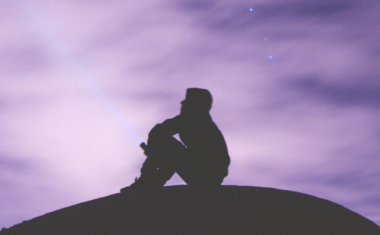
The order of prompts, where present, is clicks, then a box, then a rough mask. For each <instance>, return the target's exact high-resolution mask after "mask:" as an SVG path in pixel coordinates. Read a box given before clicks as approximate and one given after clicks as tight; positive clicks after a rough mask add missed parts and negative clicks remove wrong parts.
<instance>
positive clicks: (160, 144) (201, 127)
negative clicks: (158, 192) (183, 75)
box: [121, 88, 230, 191]
mask: <svg viewBox="0 0 380 235" xmlns="http://www.w3.org/2000/svg"><path fill="white" fill-rule="evenodd" d="M181 104H182V107H181V113H180V115H178V116H176V117H174V118H172V119H167V120H165V121H164V122H163V123H162V124H157V125H156V126H155V127H154V128H153V129H152V130H151V131H150V132H149V138H148V147H147V151H146V152H145V154H146V155H147V159H146V160H145V162H144V164H143V166H142V168H141V176H140V178H139V179H136V180H135V182H134V183H133V184H132V185H131V186H129V187H126V188H123V189H122V190H121V191H125V190H131V189H140V188H149V187H162V186H163V185H165V183H166V181H168V180H169V179H170V178H171V177H172V176H173V175H174V174H175V173H177V174H178V175H179V176H180V177H181V178H182V179H183V180H184V181H185V182H186V183H187V184H188V185H221V184H222V182H223V179H224V178H225V177H226V176H227V175H228V166H229V164H230V157H229V155H228V150H227V145H226V142H225V140H224V137H223V135H222V133H221V132H220V130H219V129H218V127H217V126H216V125H215V123H214V122H213V120H212V119H211V116H210V114H209V111H210V109H211V105H212V96H211V94H210V92H209V91H208V90H205V89H199V88H189V89H187V93H186V98H185V100H184V101H182V102H181ZM177 133H178V134H179V137H180V139H181V140H182V142H183V144H185V145H186V146H184V145H183V144H182V143H181V142H180V141H178V140H176V139H175V138H174V137H173V135H175V134H177Z"/></svg>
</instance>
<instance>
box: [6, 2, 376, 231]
mask: <svg viewBox="0 0 380 235" xmlns="http://www.w3.org/2000/svg"><path fill="white" fill-rule="evenodd" d="M379 12H380V2H379V1H377V0H368V1H367V0H239V1H223V0H219V1H206V0H157V1H125V0H123V1H121V0H81V1H74V0H64V1H63V0H49V1H43V0H17V1H14V0H2V1H0V211H1V213H0V229H1V228H2V227H10V226H12V225H14V224H17V223H20V222H22V221H23V220H29V219H32V218H34V217H36V216H39V215H42V214H44V213H48V212H51V211H54V210H57V209H60V208H63V207H67V206H71V205H73V204H77V203H80V202H84V201H88V200H92V199H96V198H99V197H104V196H107V195H110V194H114V193H117V192H118V191H119V189H120V188H122V187H125V186H127V185H129V184H131V183H132V182H133V180H134V178H135V177H136V176H139V169H140V166H141V164H142V162H143V161H144V158H145V157H144V155H143V153H142V151H141V149H140V147H139V146H138V144H137V143H138V142H139V138H140V139H143V140H146V137H147V134H148V132H149V130H150V128H152V127H153V126H154V125H155V124H156V123H160V122H162V121H163V120H165V119H167V118H171V117H174V116H175V115H177V114H178V113H179V109H180V101H181V100H183V99H184V97H185V91H186V88H188V87H201V88H207V89H209V90H210V91H211V93H212V94H213V97H214V105H213V109H212V110H211V115H212V117H213V119H214V121H215V122H216V124H217V125H218V126H219V128H220V129H221V131H222V132H223V134H224V136H225V138H226V141H227V145H228V148H229V152H230V156H231V160H232V162H231V165H230V169H229V170H230V173H229V176H228V177H227V178H226V179H225V181H224V183H223V184H225V185H250V186H261V187H271V188H279V189H285V190H292V191H297V192H302V193H306V194H310V195H314V196H317V197H320V198H324V199H327V200H331V201H333V202H336V203H338V204H340V205H343V206H344V207H346V208H349V209H350V210H353V211H355V212H357V213H359V214H361V215H363V216H365V217H367V218H369V219H370V220H372V221H374V222H376V223H377V224H379V225H380V197H379V194H380V170H379V169H380V144H379V142H380V121H379V120H380V78H379V75H380V66H379V64H380V63H379V62H380V40H379V38H380V31H379V25H380V14H379ZM128 125H129V126H130V127H131V128H132V129H133V131H135V133H136V136H135V137H131V135H130V134H129V133H128V131H127V129H128ZM175 184H184V183H183V181H182V180H181V179H180V178H179V177H178V176H177V177H174V178H173V179H172V180H170V181H169V182H168V185H175Z"/></svg>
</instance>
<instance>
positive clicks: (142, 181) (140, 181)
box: [120, 177, 163, 193]
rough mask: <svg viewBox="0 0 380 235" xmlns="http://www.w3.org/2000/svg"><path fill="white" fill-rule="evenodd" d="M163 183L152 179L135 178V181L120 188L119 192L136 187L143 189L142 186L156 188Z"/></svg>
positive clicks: (135, 188)
mask: <svg viewBox="0 0 380 235" xmlns="http://www.w3.org/2000/svg"><path fill="white" fill-rule="evenodd" d="M162 186H163V185H160V184H157V183H155V182H154V181H151V180H146V179H143V178H139V179H137V177H136V179H135V182H134V183H132V184H131V185H130V186H128V187H125V188H122V189H120V193H125V192H128V191H131V190H137V189H144V188H158V187H162Z"/></svg>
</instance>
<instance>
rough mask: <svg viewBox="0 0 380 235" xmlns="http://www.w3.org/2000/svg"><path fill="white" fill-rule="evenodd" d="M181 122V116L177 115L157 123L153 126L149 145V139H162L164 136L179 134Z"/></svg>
mask: <svg viewBox="0 0 380 235" xmlns="http://www.w3.org/2000/svg"><path fill="white" fill-rule="evenodd" d="M180 123H181V117H180V116H176V117H174V118H171V119H167V120H165V121H164V122H163V123H161V124H157V125H155V126H154V127H153V128H152V130H151V131H150V132H149V135H148V137H149V138H148V145H149V140H152V139H160V138H162V137H164V136H173V135H175V134H177V133H178V132H179V129H180Z"/></svg>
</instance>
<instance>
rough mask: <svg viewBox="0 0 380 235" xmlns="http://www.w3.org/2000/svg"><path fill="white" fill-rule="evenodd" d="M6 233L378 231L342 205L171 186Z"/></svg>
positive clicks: (267, 192)
mask: <svg viewBox="0 0 380 235" xmlns="http://www.w3.org/2000/svg"><path fill="white" fill-rule="evenodd" d="M10 234H17V235H20V234H23V235H24V234H25V235H28V234H39V235H45V234H46V235H56V234H57V235H60V234H70V235H72V234H91V235H92V234H107V235H108V234H112V235H118V234H257V235H286V234H289V235H298V234H300V235H314V234H318V235H337V234H339V235H340V234H342V235H351V234H352V235H353V234H355V235H380V227H379V226H377V225H376V224H375V223H373V222H372V221H370V220H368V219H366V218H364V217H362V216H360V215H359V214H357V213H355V212H352V211H350V210H348V209H346V208H344V207H343V206H340V205H338V204H335V203H333V202H330V201H327V200H324V199H320V198H317V197H313V196H310V195H306V194H302V193H297V192H291V191H285V190H278V189H271V188H260V187H241V186H215V187H200V186H199V187H191V186H171V187H164V188H154V189H143V190H135V191H130V192H128V193H126V194H114V195H110V196H108V197H103V198H99V199H96V200H93V201H88V202H84V203H80V204H78V205H74V206H71V207H67V208H64V209H61V210H57V211H54V212H51V213H48V214H45V215H43V216H40V217H37V218H34V219H32V220H29V221H26V222H23V223H21V224H18V225H15V226H13V227H11V228H9V229H3V230H2V231H1V232H0V235H10Z"/></svg>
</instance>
